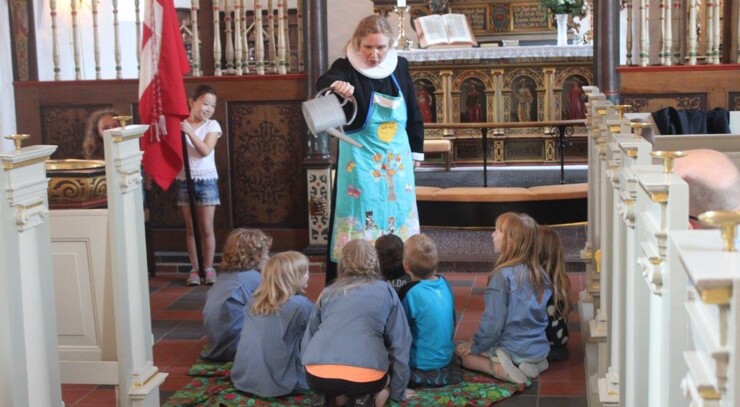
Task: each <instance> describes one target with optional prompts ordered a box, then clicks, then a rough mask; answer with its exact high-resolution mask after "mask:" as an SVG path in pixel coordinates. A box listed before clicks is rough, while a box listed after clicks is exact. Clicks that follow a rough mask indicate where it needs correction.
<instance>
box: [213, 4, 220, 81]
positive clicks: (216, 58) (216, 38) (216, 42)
mask: <svg viewBox="0 0 740 407" xmlns="http://www.w3.org/2000/svg"><path fill="white" fill-rule="evenodd" d="M219 11H220V10H219V0H213V62H214V64H213V67H214V71H213V74H214V75H216V76H221V36H220V35H219V33H220V32H221V30H220V28H219Z"/></svg>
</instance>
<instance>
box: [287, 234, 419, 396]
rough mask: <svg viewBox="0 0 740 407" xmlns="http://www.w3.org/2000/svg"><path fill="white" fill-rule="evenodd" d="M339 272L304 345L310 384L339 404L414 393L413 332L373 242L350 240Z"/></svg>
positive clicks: (320, 301)
mask: <svg viewBox="0 0 740 407" xmlns="http://www.w3.org/2000/svg"><path fill="white" fill-rule="evenodd" d="M337 271H338V272H339V277H338V278H337V280H336V281H335V282H334V284H332V285H330V286H328V287H326V288H325V289H324V291H322V292H321V295H320V296H319V299H318V301H317V302H316V308H315V309H314V312H313V315H311V320H310V321H309V323H308V328H307V329H306V334H305V335H304V337H303V343H302V344H301V349H302V358H303V364H304V365H305V366H306V378H307V380H308V385H309V387H310V388H311V390H313V391H315V392H316V393H318V394H321V395H324V397H337V402H338V403H337V404H339V405H344V404H346V402H347V399H348V398H349V399H353V400H354V401H355V405H363V406H365V405H373V404H372V403H373V398H375V402H374V405H375V406H382V405H384V404H385V402H386V400H387V399H388V395H389V393H390V397H391V398H392V399H393V400H396V401H403V400H405V399H406V398H407V397H411V396H413V395H414V394H415V393H414V392H413V391H412V390H407V389H406V385H407V384H408V382H409V365H408V363H409V350H410V348H411V332H410V331H409V325H408V323H407V322H406V316H405V314H404V311H403V305H402V304H401V301H400V300H399V299H398V295H396V292H395V291H394V290H393V287H391V286H390V285H389V284H388V283H386V282H384V281H381V280H379V278H380V269H379V267H378V257H377V255H376V253H375V249H374V248H373V246H372V244H371V243H370V242H367V241H365V240H359V239H355V240H350V241H349V242H348V243H347V244H346V245H345V246H344V248H343V249H342V255H341V257H340V259H339V264H338V269H337ZM389 377H390V379H389ZM389 382H390V388H389V387H388V383H389Z"/></svg>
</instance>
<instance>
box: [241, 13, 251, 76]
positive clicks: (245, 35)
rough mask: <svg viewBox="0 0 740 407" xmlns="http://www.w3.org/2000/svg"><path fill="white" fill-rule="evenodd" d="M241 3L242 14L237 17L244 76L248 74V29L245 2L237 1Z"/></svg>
mask: <svg viewBox="0 0 740 407" xmlns="http://www.w3.org/2000/svg"><path fill="white" fill-rule="evenodd" d="M239 3H241V9H242V14H241V15H240V16H239V25H240V26H241V30H242V31H241V32H242V35H241V38H240V39H239V41H241V43H242V61H244V62H243V63H242V70H243V72H244V73H245V74H248V73H249V28H247V0H239Z"/></svg>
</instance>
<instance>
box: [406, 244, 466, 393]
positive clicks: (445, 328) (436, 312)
mask: <svg viewBox="0 0 740 407" xmlns="http://www.w3.org/2000/svg"><path fill="white" fill-rule="evenodd" d="M438 258H439V257H438V254H437V245H436V244H435V243H434V241H433V240H432V239H431V238H430V237H428V236H426V235H423V234H420V235H414V236H411V237H410V238H409V239H408V240H407V241H406V244H405V245H404V250H403V268H404V269H405V270H406V273H408V274H409V275H410V276H411V280H412V282H411V283H409V284H406V285H404V286H403V287H402V288H401V290H400V291H399V293H398V296H399V298H400V299H401V302H402V303H403V309H404V311H405V312H406V319H407V320H408V322H409V326H410V327H411V335H412V337H413V341H412V343H411V356H410V358H409V367H410V368H411V379H410V381H409V386H411V387H415V386H430V387H436V386H446V385H449V384H457V383H459V382H460V381H461V380H462V369H461V366H460V359H459V357H456V356H455V344H454V342H453V341H454V336H455V300H454V297H453V294H452V289H451V288H450V286H449V284H447V280H446V279H445V278H444V277H442V276H440V275H437V264H438V263H439V260H438Z"/></svg>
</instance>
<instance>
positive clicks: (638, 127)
mask: <svg viewBox="0 0 740 407" xmlns="http://www.w3.org/2000/svg"><path fill="white" fill-rule="evenodd" d="M630 127H632V131H633V132H634V133H635V137H636V138H641V137H642V131H643V130H644V129H648V128H650V127H651V126H650V123H646V122H634V123H630Z"/></svg>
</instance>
